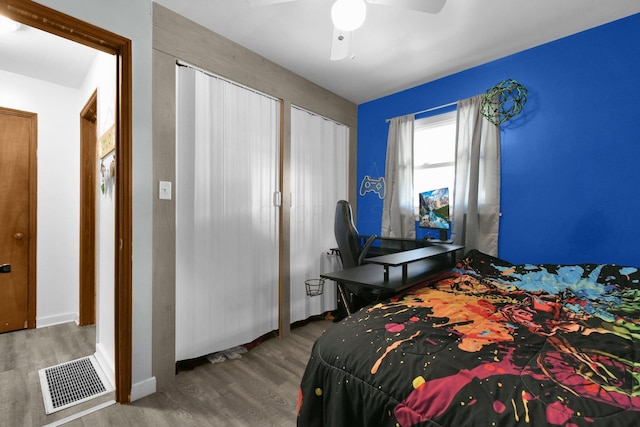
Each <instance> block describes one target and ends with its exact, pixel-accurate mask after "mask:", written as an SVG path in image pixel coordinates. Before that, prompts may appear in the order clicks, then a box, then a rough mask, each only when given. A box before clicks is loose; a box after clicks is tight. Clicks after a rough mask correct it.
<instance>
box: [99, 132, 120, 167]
mask: <svg viewBox="0 0 640 427" xmlns="http://www.w3.org/2000/svg"><path fill="white" fill-rule="evenodd" d="M115 149H116V125H115V124H113V125H112V126H111V127H110V128H109V129H108V130H107V131H106V132H105V133H103V134H102V136H101V137H100V138H98V157H100V158H101V159H102V158H104V156H106V155H107V154H109V153H110V152H112V151H113V150H115Z"/></svg>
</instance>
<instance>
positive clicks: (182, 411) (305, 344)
mask: <svg viewBox="0 0 640 427" xmlns="http://www.w3.org/2000/svg"><path fill="white" fill-rule="evenodd" d="M332 325H333V323H332V322H331V321H330V320H310V321H308V322H305V323H302V324H300V325H296V326H295V327H292V330H291V336H289V337H287V338H278V337H277V336H275V334H273V336H270V337H266V338H265V339H264V340H263V341H262V342H261V344H260V345H258V346H256V347H254V348H252V349H251V350H250V351H249V352H248V353H245V354H243V355H242V357H241V358H240V359H236V360H227V361H225V362H222V363H215V364H211V363H202V364H196V366H194V367H193V369H191V370H187V371H180V373H179V374H178V375H177V376H176V381H175V382H174V383H173V384H172V385H171V386H169V387H168V388H167V389H165V390H161V391H158V392H156V393H154V394H153V395H151V396H147V397H145V398H143V399H140V400H137V401H135V402H133V403H131V404H129V405H119V404H115V405H112V406H108V407H107V408H104V409H102V410H100V411H97V412H94V413H92V414H89V415H86V416H84V417H82V418H80V419H77V420H73V421H71V422H69V423H67V424H65V426H71V427H74V426H76V427H81V426H87V427H88V426H91V427H94V426H95V427H99V426H154V427H155V426H172V427H173V426H225V427H227V426H239V427H240V426H241V427H245V426H252V427H253V426H277V427H286V426H295V425H296V408H297V403H298V387H299V384H300V379H301V378H302V374H303V372H304V368H305V366H306V363H307V360H308V358H309V355H310V352H311V347H312V345H313V343H314V341H315V340H316V338H318V337H319V336H320V335H321V334H322V332H324V330H326V329H327V328H330V327H331V326H332ZM74 329H75V330H74ZM92 334H93V335H92ZM91 335H92V336H91ZM94 349H95V332H94V330H93V329H92V328H90V327H89V328H87V327H85V328H79V327H77V326H76V325H75V324H73V323H69V324H65V325H59V326H54V327H51V328H44V329H36V330H30V331H21V332H17V333H16V332H13V333H9V334H0V426H3V427H4V426H7V427H8V426H42V425H45V424H48V423H52V422H54V421H56V420H59V419H61V418H64V417H67V416H69V415H71V414H74V413H77V412H79V411H81V410H84V409H87V408H90V407H93V406H95V405H98V404H100V403H102V402H106V401H108V400H110V399H113V396H112V395H110V396H102V397H100V398H97V399H94V400H92V401H90V402H85V403H84V404H82V405H77V406H75V407H73V408H69V409H67V410H64V411H60V412H58V413H55V414H52V415H49V416H46V415H45V414H44V405H43V403H42V393H41V391H40V383H39V379H38V369H41V368H45V367H48V366H52V365H55V364H58V363H63V362H67V361H70V360H73V359H77V358H78V357H83V356H88V355H90V354H93V352H94Z"/></svg>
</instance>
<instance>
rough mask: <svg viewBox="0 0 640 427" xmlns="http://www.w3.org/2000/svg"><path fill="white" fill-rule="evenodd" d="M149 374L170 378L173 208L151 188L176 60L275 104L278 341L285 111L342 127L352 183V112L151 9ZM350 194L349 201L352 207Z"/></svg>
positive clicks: (283, 316)
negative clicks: (279, 178)
mask: <svg viewBox="0 0 640 427" xmlns="http://www.w3.org/2000/svg"><path fill="white" fill-rule="evenodd" d="M153 23H154V28H153V106H154V108H153V122H154V128H153V139H154V150H153V164H154V175H153V180H154V183H155V184H154V187H155V188H154V193H153V196H154V215H153V224H154V235H153V240H154V245H153V260H154V271H153V288H154V294H153V297H154V301H153V306H154V307H155V310H154V314H153V316H154V317H153V345H154V347H153V349H154V351H153V367H154V368H153V371H154V375H155V376H156V378H157V384H158V388H162V387H163V386H165V385H166V384H168V383H169V382H170V381H172V380H173V378H174V377H175V286H176V284H175V258H176V256H175V200H170V201H167V200H158V189H157V186H158V181H160V180H163V181H171V182H175V133H176V131H175V121H176V119H175V111H176V106H175V105H176V103H175V81H176V77H175V69H176V60H182V61H185V62H188V63H190V64H193V65H195V66H197V67H200V68H202V69H204V70H207V71H210V72H212V73H215V74H217V75H220V76H222V77H225V78H228V79H230V80H232V81H234V82H238V83H240V84H243V85H246V86H248V87H251V88H253V89H256V90H259V91H261V92H264V93H266V94H268V95H271V96H273V97H276V98H278V99H281V100H282V144H283V145H282V168H283V186H282V193H283V200H282V206H283V208H282V219H281V224H282V227H281V233H282V237H281V278H280V295H281V297H280V298H281V300H280V310H281V312H280V333H282V334H285V335H286V334H287V333H288V332H289V323H290V322H289V320H290V314H289V305H290V301H289V295H290V288H289V282H290V279H289V271H290V265H289V246H290V242H289V206H290V192H289V191H290V190H289V188H290V187H289V186H290V184H289V180H290V178H289V170H290V167H289V157H290V138H291V131H290V127H291V126H290V124H291V105H292V104H293V105H297V106H299V107H302V108H305V109H307V110H309V111H313V112H314V113H317V114H320V115H323V116H325V117H328V118H331V119H333V120H336V121H337V122H340V123H343V124H345V125H347V126H349V128H350V129H351V131H350V135H349V147H350V148H349V151H350V159H349V160H350V168H349V169H350V178H349V179H350V182H352V183H353V185H352V188H355V179H356V174H355V171H356V166H355V160H356V120H357V106H356V105H355V104H353V103H351V102H349V101H347V100H345V99H343V98H340V97H338V96H337V95H334V94H332V93H330V92H329V91H327V90H326V89H323V88H321V87H319V86H317V85H315V84H313V83H311V82H310V81H308V80H305V79H303V78H302V77H300V76H298V75H296V74H294V73H292V72H291V71H289V70H286V69H285V68H282V67H281V66H279V65H277V64H274V63H273V62H270V61H268V60H266V59H265V58H263V57H261V56H259V55H257V54H255V53H253V52H251V51H249V50H247V49H245V48H243V47H241V46H239V45H237V44H235V43H233V42H231V41H230V40H228V39H225V38H223V37H221V36H220V35H218V34H216V33H214V32H211V31H209V30H207V29H205V28H203V27H201V26H199V25H197V24H195V23H194V22H192V21H189V20H187V19H186V18H184V17H182V16H180V15H178V14H176V13H174V12H172V11H170V10H169V9H167V8H164V7H162V6H160V5H158V4H155V3H154V7H153ZM355 194H356V190H353V191H352V192H351V194H350V196H351V198H352V200H354V199H355Z"/></svg>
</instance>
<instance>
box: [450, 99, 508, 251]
mask: <svg viewBox="0 0 640 427" xmlns="http://www.w3.org/2000/svg"><path fill="white" fill-rule="evenodd" d="M483 97H484V95H476V96H474V97H471V98H468V99H465V100H462V101H459V102H458V117H457V126H458V129H457V140H456V175H455V185H454V195H453V206H452V211H453V212H452V213H453V221H452V222H453V224H452V226H451V233H452V239H453V241H454V243H457V244H461V245H464V246H465V251H469V250H471V249H478V250H480V251H482V252H485V253H487V254H489V255H493V256H497V255H498V228H499V223H500V127H499V126H497V125H494V124H492V123H491V122H489V121H488V120H487V119H486V118H484V116H483V115H482V114H481V113H480V111H481V104H482V99H483Z"/></svg>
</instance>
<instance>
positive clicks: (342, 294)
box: [336, 282, 351, 316]
mask: <svg viewBox="0 0 640 427" xmlns="http://www.w3.org/2000/svg"><path fill="white" fill-rule="evenodd" d="M336 285H337V286H338V292H340V299H342V304H344V309H345V310H346V311H347V316H350V315H351V308H350V307H349V300H348V299H347V293H346V292H345V291H344V288H343V287H342V283H340V282H336Z"/></svg>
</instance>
